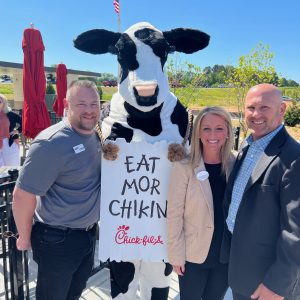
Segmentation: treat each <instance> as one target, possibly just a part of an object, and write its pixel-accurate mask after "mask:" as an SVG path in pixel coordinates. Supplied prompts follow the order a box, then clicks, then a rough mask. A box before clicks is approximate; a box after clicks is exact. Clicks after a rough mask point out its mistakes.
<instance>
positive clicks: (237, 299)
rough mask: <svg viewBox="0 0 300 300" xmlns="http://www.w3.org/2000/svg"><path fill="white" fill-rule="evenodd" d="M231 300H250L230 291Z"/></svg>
mask: <svg viewBox="0 0 300 300" xmlns="http://www.w3.org/2000/svg"><path fill="white" fill-rule="evenodd" d="M232 297H233V300H252V299H251V297H247V296H243V295H241V294H237V293H235V292H234V291H232Z"/></svg>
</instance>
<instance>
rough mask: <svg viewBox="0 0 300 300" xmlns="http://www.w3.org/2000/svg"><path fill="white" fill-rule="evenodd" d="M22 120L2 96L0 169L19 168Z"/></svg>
mask: <svg viewBox="0 0 300 300" xmlns="http://www.w3.org/2000/svg"><path fill="white" fill-rule="evenodd" d="M21 131H22V118H21V117H20V116H19V115H18V114H16V113H14V112H12V111H11V110H10V108H9V107H8V103H7V99H6V97H5V96H4V95H2V94H0V167H1V166H19V165H20V150H19V134H18V133H19V132H21Z"/></svg>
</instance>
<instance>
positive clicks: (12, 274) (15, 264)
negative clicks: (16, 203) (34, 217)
mask: <svg viewBox="0 0 300 300" xmlns="http://www.w3.org/2000/svg"><path fill="white" fill-rule="evenodd" d="M14 186H15V182H8V183H4V184H1V185H0V227H1V229H0V230H1V231H0V235H1V248H0V259H1V260H2V262H1V265H2V270H3V281H4V282H3V285H4V292H3V293H4V294H3V295H2V294H0V298H1V297H2V296H4V297H5V300H9V299H11V300H20V299H26V300H27V299H29V280H28V278H29V276H28V253H27V251H24V252H21V251H18V250H17V246H16V238H17V236H16V234H15V233H16V232H17V230H16V225H15V222H14V219H13V215H12V209H11V200H12V191H13V188H14ZM1 299H3V298H1Z"/></svg>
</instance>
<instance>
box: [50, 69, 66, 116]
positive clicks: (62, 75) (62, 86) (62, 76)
mask: <svg viewBox="0 0 300 300" xmlns="http://www.w3.org/2000/svg"><path fill="white" fill-rule="evenodd" d="M67 73H68V71H67V68H66V65H64V64H59V65H57V68H56V93H57V96H56V99H55V102H54V104H53V110H54V111H55V112H56V115H57V116H58V117H62V116H63V113H64V108H65V98H66V94H67Z"/></svg>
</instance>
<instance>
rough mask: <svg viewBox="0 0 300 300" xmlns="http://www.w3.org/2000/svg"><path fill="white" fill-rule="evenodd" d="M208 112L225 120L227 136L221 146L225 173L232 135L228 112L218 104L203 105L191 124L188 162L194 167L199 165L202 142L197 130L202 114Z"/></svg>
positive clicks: (207, 113)
mask: <svg viewBox="0 0 300 300" xmlns="http://www.w3.org/2000/svg"><path fill="white" fill-rule="evenodd" d="M209 114H212V115H216V116H219V117H221V118H222V119H223V120H224V121H225V123H226V126H227V130H228V138H226V141H225V144H224V145H223V146H222V147H221V163H222V172H224V173H225V172H226V170H227V169H228V163H229V158H230V155H231V151H232V148H233V141H234V136H233V128H232V123H231V117H230V114H229V113H228V112H227V111H226V110H225V109H224V108H222V107H219V106H208V107H205V108H204V109H203V110H201V111H200V112H199V114H198V115H197V117H196V119H195V121H194V125H193V133H192V141H191V154H190V162H191V164H192V166H193V168H196V167H197V166H198V165H199V162H200V159H201V158H203V144H202V142H201V139H200V138H199V131H200V125H201V122H202V120H203V118H204V116H206V115H209Z"/></svg>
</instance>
